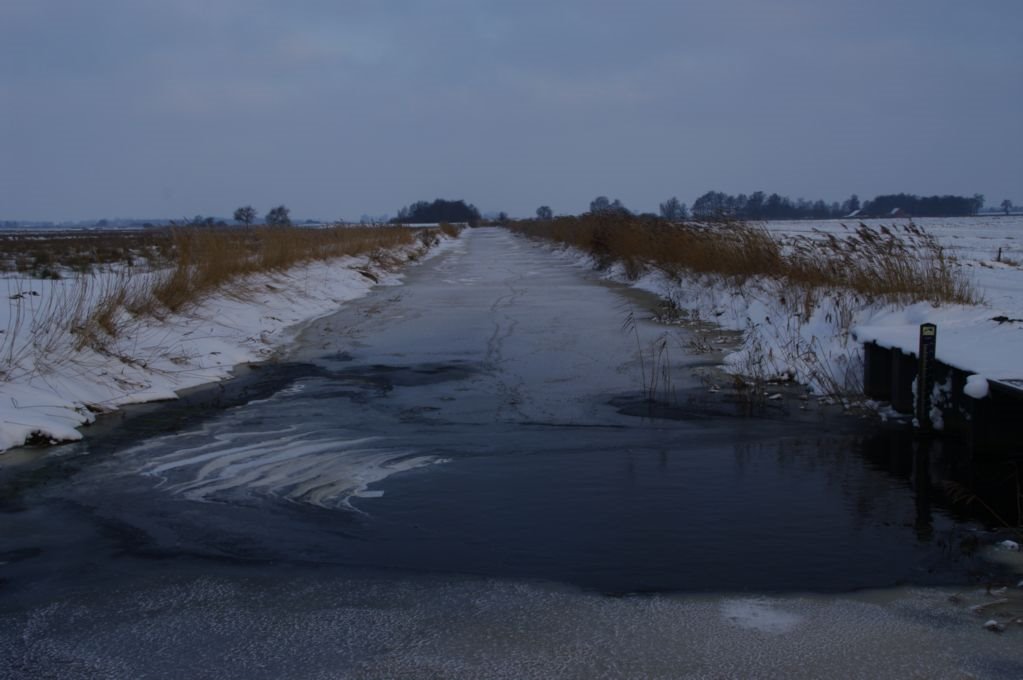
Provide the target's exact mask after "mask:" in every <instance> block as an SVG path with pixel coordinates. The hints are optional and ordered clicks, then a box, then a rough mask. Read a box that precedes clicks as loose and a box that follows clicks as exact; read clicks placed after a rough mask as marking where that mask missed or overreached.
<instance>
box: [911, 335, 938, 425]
mask: <svg viewBox="0 0 1023 680" xmlns="http://www.w3.org/2000/svg"><path fill="white" fill-rule="evenodd" d="M937 341H938V327H937V326H936V325H934V324H933V323H925V324H920V350H919V352H917V369H916V422H917V426H918V427H919V428H920V429H921V430H923V431H924V432H929V431H930V430H931V427H932V424H931V392H933V391H934V350H935V348H936V347H937Z"/></svg>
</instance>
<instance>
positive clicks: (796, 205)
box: [661, 191, 984, 220]
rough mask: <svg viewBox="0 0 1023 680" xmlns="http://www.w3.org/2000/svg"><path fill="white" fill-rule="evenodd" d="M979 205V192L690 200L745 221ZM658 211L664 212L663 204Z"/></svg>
mask: <svg viewBox="0 0 1023 680" xmlns="http://www.w3.org/2000/svg"><path fill="white" fill-rule="evenodd" d="M982 207H984V197H983V196H982V195H981V194H974V195H973V196H970V197H966V196H951V195H949V196H916V195H913V194H885V195H881V196H877V197H876V198H874V199H873V200H871V201H865V202H862V203H861V202H860V199H859V197H858V196H857V195H856V194H853V195H852V196H850V197H849V198H848V199H846V200H845V201H843V202H842V203H838V202H837V201H835V202H832V203H827V202H825V201H821V200H818V201H808V200H806V199H803V198H799V199H796V200H794V201H793V200H792V199H791V198H789V197H787V196H781V195H779V194H770V195H767V194H765V193H764V192H763V191H755V192H753V193H752V194H749V195H746V194H739V195H738V196H732V195H730V194H726V193H722V192H720V191H708V192H707V193H705V194H703V195H702V196H700V197H699V198H698V199H696V201H694V202H693V209H692V213H693V216H694V217H702V218H708V217H722V216H724V217H735V218H738V219H745V220H800V219H830V218H840V217H847V216H850V215H855V216H857V217H887V216H889V215H892V214H898V213H901V214H905V215H910V216H913V217H961V216H965V215H976V214H977V212H979V211H980V209H981V208H982ZM661 210H662V214H663V212H664V206H663V205H662V208H661Z"/></svg>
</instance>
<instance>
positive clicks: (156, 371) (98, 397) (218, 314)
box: [0, 234, 458, 451]
mask: <svg viewBox="0 0 1023 680" xmlns="http://www.w3.org/2000/svg"><path fill="white" fill-rule="evenodd" d="M438 236H439V237H440V241H439V244H438V245H435V246H434V247H433V249H432V250H430V251H429V252H428V253H426V255H425V256H423V257H431V256H433V255H436V254H437V253H439V252H442V251H443V250H446V249H448V248H451V247H454V246H455V245H456V244H457V243H458V242H457V241H456V240H452V239H448V238H446V237H444V236H443V235H441V234H438ZM420 250H421V246H420V245H419V244H417V245H416V246H408V247H407V248H405V249H403V250H401V251H399V252H397V253H396V255H397V256H398V259H403V258H405V257H406V256H407V255H412V254H413V251H415V252H416V253H417V254H416V255H415V257H416V259H422V257H420V254H419V253H420ZM405 251H408V252H405ZM97 276H100V277H101V276H103V275H97ZM401 280H402V276H401V274H400V273H399V272H394V271H390V270H388V269H385V268H383V267H382V266H380V265H379V264H377V263H376V262H375V261H374V260H373V259H372V258H370V257H345V258H341V259H338V260H333V261H329V262H315V263H312V264H308V265H303V266H300V267H297V268H294V269H292V270H289V271H288V272H286V273H283V274H260V275H256V276H251V277H249V278H247V279H245V280H244V281H242V282H239V283H238V285H236V286H232V291H231V292H222V293H219V294H216V295H213V296H211V297H208V298H206V299H205V300H203V301H202V302H201V303H200V304H199V305H197V306H196V307H194V308H192V309H190V310H189V311H188V312H187V313H181V314H176V315H172V316H168V317H166V318H163V319H161V320H156V319H153V318H148V317H147V318H143V319H138V320H133V321H132V322H131V323H130V324H129V325H128V326H127V328H128V329H129V330H128V332H123V333H121V334H120V335H119V336H118V337H117V338H115V339H112V340H111V342H110V344H109V345H108V346H107V347H105V348H104V350H103V351H97V350H95V349H92V348H89V347H83V348H80V349H76V348H75V344H76V341H75V338H74V337H73V336H72V335H70V334H67V333H54V334H46V333H45V331H46V329H45V328H39V327H38V325H37V327H36V328H35V329H33V321H36V320H37V319H41V318H44V315H46V314H52V313H53V309H54V306H53V305H51V304H49V298H51V297H52V298H53V299H56V298H57V296H60V295H64V296H67V295H69V294H72V295H77V294H76V293H74V292H69V291H68V290H67V288H66V286H67V285H68V283H67V282H59V281H58V282H51V281H41V280H36V279H25V278H9V279H8V280H7V286H8V297H9V300H10V302H9V304H8V306H7V309H6V310H2V309H0V316H3V318H0V323H2V324H3V328H4V329H5V331H4V332H5V334H7V335H8V336H9V335H11V334H13V332H14V331H15V329H20V330H21V332H22V334H23V335H24V336H26V338H25V339H23V340H22V341H20V344H19V343H15V342H13V341H10V337H8V340H9V342H8V343H7V345H6V347H7V349H9V350H11V351H12V352H17V353H18V355H19V360H18V361H17V363H16V365H12V366H11V368H10V369H9V370H8V372H7V375H6V376H5V379H4V381H3V382H0V451H2V450H6V449H9V448H12V447H15V446H19V445H21V444H24V443H26V442H32V441H41V442H49V441H52V442H57V441H73V440H77V439H80V438H81V436H82V435H81V433H80V432H79V431H78V430H77V429H76V428H78V427H80V426H82V425H86V424H88V423H90V422H92V421H93V420H94V419H95V417H96V414H98V413H104V412H109V411H112V410H115V409H117V407H119V406H123V405H125V404H132V403H141V402H146V401H156V400H161V399H173V398H175V397H176V392H177V391H178V390H182V389H186V388H189V387H195V386H197V385H202V384H205V383H210V382H215V381H219V380H223V379H225V378H227V377H229V376H230V375H231V371H232V369H233V368H234V367H235V366H236V365H238V364H241V363H246V362H252V361H262V360H265V359H268V358H270V357H271V356H272V355H273V354H274V353H275V352H276V351H277V350H279V349H280V348H281V347H282V346H283V345H285V344H286V343H287V342H288V341H289V340H290V339H292V338H293V337H294V335H295V333H296V331H297V330H298V328H299V327H300V325H301V324H302V323H303V322H306V321H308V320H311V319H314V318H318V317H320V316H323V315H325V314H329V313H331V312H333V311H335V310H336V309H337V307H338V305H340V304H342V303H344V302H346V301H348V300H352V299H354V298H358V297H361V296H363V295H365V294H366V293H368V292H369V291H370V289H371V288H373V287H374V286H376V285H398V284H400V283H401ZM83 299H85V300H86V302H85V304H88V299H89V298H88V296H85V297H84V298H83ZM30 330H35V331H37V333H27V332H26V331H30ZM29 335H36V336H37V337H42V336H43V335H45V336H46V338H45V346H38V347H33V346H32V345H31V343H32V342H36V341H35V340H32V339H28V336H29Z"/></svg>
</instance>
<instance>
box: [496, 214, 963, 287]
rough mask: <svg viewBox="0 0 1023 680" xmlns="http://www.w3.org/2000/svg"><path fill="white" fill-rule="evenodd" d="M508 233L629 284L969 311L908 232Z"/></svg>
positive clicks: (608, 218) (930, 246) (931, 246)
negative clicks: (794, 235)
mask: <svg viewBox="0 0 1023 680" xmlns="http://www.w3.org/2000/svg"><path fill="white" fill-rule="evenodd" d="M509 228H511V229H513V230H515V231H518V232H520V233H523V234H526V235H529V236H534V237H539V238H544V239H549V240H552V241H555V242H558V243H563V244H566V245H570V246H573V247H575V248H579V249H581V250H584V251H586V252H588V253H590V254H591V255H592V256H593V257H594V259H595V261H596V262H597V263H598V265H599V266H602V267H607V266H610V265H611V264H612V263H615V262H618V263H621V264H622V266H623V267H624V269H625V272H626V274H627V275H628V276H629V277H630V278H636V277H638V276H639V275H640V274H641V273H642V272H643V271H644V269H645V268H647V267H654V268H657V269H660V270H662V271H665V272H667V273H669V274H672V275H673V276H676V277H681V276H683V275H686V274H712V275H718V276H721V277H724V278H726V279H728V280H730V281H732V282H735V283H739V284H741V283H743V282H745V281H746V280H747V279H750V278H753V277H765V278H771V279H783V280H786V281H788V282H790V283H792V284H794V285H799V286H801V287H803V288H808V289H811V290H821V289H844V290H851V291H853V292H855V293H858V294H860V295H863V296H865V297H867V298H869V299H876V300H881V301H886V302H897V303H909V302H917V301H929V302H934V303H937V304H941V303H962V304H972V303H976V302H978V301H979V295H978V293H977V291H976V290H975V288H974V286H973V285H972V282H971V281H970V280H969V278H967V277H966V276H965V275H964V274H963V272H962V271H961V270H960V269H959V267H958V266H957V265H956V263H955V261H954V259H953V258H952V257H951V256H950V255H949V254H948V253H947V252H946V251H945V249H944V248H943V247H942V246H941V244H940V243H938V241H937V240H936V239H935V238H934V237H932V236H931V235H929V234H927V233H926V232H924V231H923V230H922V229H920V228H919V227H917V226H915V225H912V224H910V225H908V226H906V227H901V228H891V229H889V228H887V227H881V228H879V229H876V230H875V229H871V228H870V227H867V226H866V225H863V224H861V225H859V226H858V227H857V228H855V229H853V230H851V231H850V232H849V234H848V235H847V236H846V237H845V238H838V237H835V236H833V235H830V234H817V235H816V236H815V237H803V238H800V239H796V240H794V241H793V242H790V243H783V242H781V241H780V240H779V239H778V238H777V237H775V236H774V235H773V234H771V233H770V232H769V231H768V230H767V229H766V228H765V227H763V226H760V225H756V224H749V223H745V222H715V223H710V224H700V223H681V224H680V223H670V222H666V221H664V220H658V219H650V218H641V217H634V216H630V215H602V214H596V215H593V214H589V215H583V216H581V217H562V218H558V219H555V220H550V221H544V222H540V221H531V222H518V223H515V224H512V225H510V226H509Z"/></svg>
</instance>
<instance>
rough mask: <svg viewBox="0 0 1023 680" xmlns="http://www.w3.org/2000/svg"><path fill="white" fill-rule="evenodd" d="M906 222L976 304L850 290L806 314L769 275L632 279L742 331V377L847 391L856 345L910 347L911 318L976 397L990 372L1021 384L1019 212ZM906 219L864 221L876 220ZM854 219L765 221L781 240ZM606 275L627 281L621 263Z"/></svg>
mask: <svg viewBox="0 0 1023 680" xmlns="http://www.w3.org/2000/svg"><path fill="white" fill-rule="evenodd" d="M914 222H915V224H916V225H917V226H919V227H922V228H923V229H924V230H925V231H927V232H928V233H930V234H932V235H934V236H935V237H936V238H937V239H938V241H939V242H940V243H941V245H942V246H943V247H944V248H945V249H946V250H947V252H949V253H950V254H952V255H953V256H954V257H955V258H956V260H957V263H958V266H960V267H962V268H963V271H964V273H965V274H966V275H967V276H968V277H969V278H970V280H971V281H973V283H974V284H975V286H976V288H977V290H978V292H979V293H980V295H981V296H982V298H983V302H982V304H980V305H975V306H965V305H943V306H934V305H931V304H928V303H917V304H914V305H909V306H905V305H890V304H883V303H879V302H876V301H870V300H864V299H861V298H858V297H857V296H855V295H852V294H850V293H848V292H843V291H824V292H822V293H821V294H820V295H818V302H817V305H816V306H815V307H814V308H813V310H812V312H811V313H810V314H809V315H807V314H806V311H805V310H806V307H805V305H804V304H803V300H804V299H805V295H804V293H803V292H802V291H799V290H794V289H792V288H791V287H789V286H787V285H786V284H785V283H783V282H779V281H775V280H759V281H748V282H746V283H745V284H744V285H743V286H742V287H741V288H740V287H736V286H730V285H728V284H726V283H724V282H722V281H721V280H720V279H716V278H712V277H703V278H695V277H694V278H690V279H687V280H684V281H681V282H679V281H673V280H671V279H670V278H669V277H667V276H665V275H664V274H662V273H660V272H656V271H652V272H648V273H647V274H646V275H645V276H643V277H641V278H640V279H639V280H638V281H635V282H633V285H635V286H637V287H640V288H643V289H646V290H650V291H652V292H654V293H656V294H658V295H660V296H662V297H663V298H665V299H668V300H671V301H672V302H673V303H674V304H675V305H677V306H678V307H679V308H680V309H682V310H685V311H686V312H687V313H688V314H689V315H690V316H691V317H693V316H695V317H698V318H699V319H701V320H705V321H711V322H714V323H715V324H717V325H719V326H721V327H723V328H726V329H730V330H737V331H743V332H744V333H745V342H744V345H743V347H742V348H741V349H739V350H738V351H736V352H733V353H732V354H730V355H729V356H728V357H727V359H726V361H727V363H728V364H729V366H730V367H731V369H732V370H733V371H734V372H736V373H739V374H743V375H746V376H752V377H754V378H758V379H763V380H772V379H793V380H796V381H798V382H801V383H805V384H807V385H809V386H810V387H811V389H812V390H813V391H815V392H817V393H818V394H827V393H832V392H837V391H842V390H850V391H855V390H857V389H858V388H859V387H860V384H861V381H862V374H863V359H862V343H864V342H868V341H876V342H878V343H879V344H881V345H883V346H886V347H898V348H900V349H902V350H904V351H907V352H911V353H913V354H915V353H916V351H917V345H918V342H919V326H920V324H922V323H926V322H931V323H935V324H937V326H938V341H937V359H938V360H940V361H942V362H944V363H947V364H949V365H952V366H955V367H957V368H961V369H963V370H965V371H967V372H969V373H973V374H976V375H977V376H978V377H977V378H974V379H973V384H974V388H973V391H974V392H975V395H976V396H978V397H979V396H983V395H984V394H985V393H986V389H987V381H988V380H997V381H1003V382H1008V383H1014V384H1018V385H1020V386H1023V217H1019V216H1011V217H1000V216H985V217H970V218H942V219H917V220H915V221H914ZM907 223H908V220H868V221H866V224H867V225H868V226H871V227H874V228H877V227H880V226H882V225H884V226H886V227H889V228H891V227H899V226H902V225H905V224H907ZM857 224H858V222H845V223H843V222H842V221H839V220H828V221H791V222H789V221H784V222H768V223H766V224H765V226H766V227H767V229H769V230H770V231H771V232H773V233H775V234H777V235H778V236H779V237H780V238H782V239H783V240H784V239H791V238H794V237H810V238H814V237H816V236H817V235H819V234H828V233H830V234H834V235H836V236H839V237H841V236H842V235H843V234H847V233H849V231H848V230H851V229H854V228H855V227H856V226H857ZM843 225H845V226H843ZM846 227H848V230H847V228H846ZM999 251H1001V254H1000V255H999ZM609 275H610V276H611V277H613V278H616V279H619V280H622V281H624V280H626V279H625V276H624V272H623V271H621V270H620V269H612V271H611V272H610V274H609Z"/></svg>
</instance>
